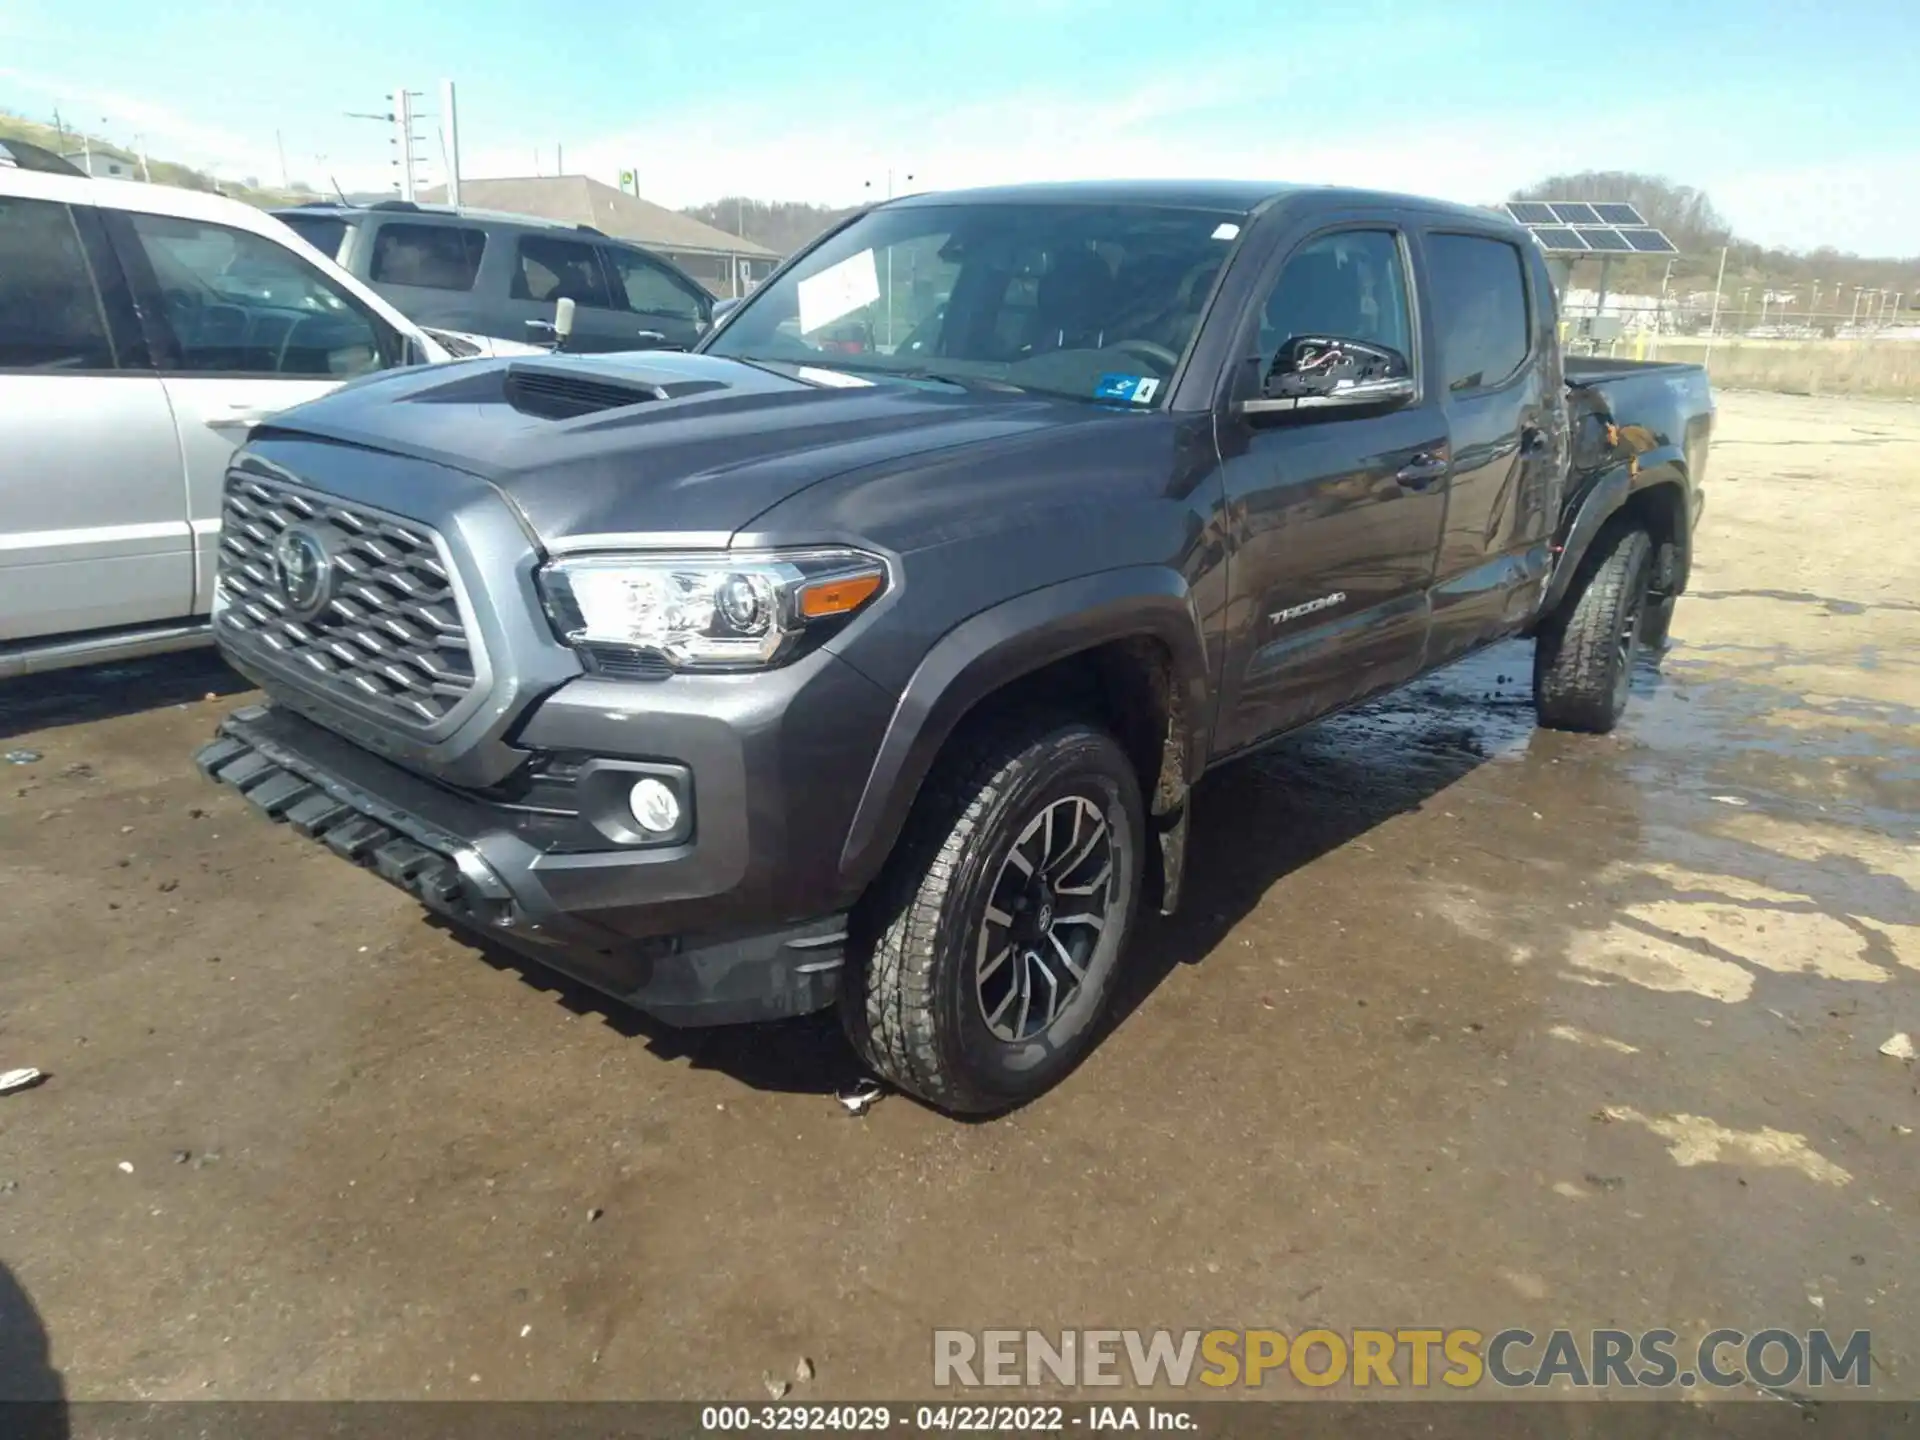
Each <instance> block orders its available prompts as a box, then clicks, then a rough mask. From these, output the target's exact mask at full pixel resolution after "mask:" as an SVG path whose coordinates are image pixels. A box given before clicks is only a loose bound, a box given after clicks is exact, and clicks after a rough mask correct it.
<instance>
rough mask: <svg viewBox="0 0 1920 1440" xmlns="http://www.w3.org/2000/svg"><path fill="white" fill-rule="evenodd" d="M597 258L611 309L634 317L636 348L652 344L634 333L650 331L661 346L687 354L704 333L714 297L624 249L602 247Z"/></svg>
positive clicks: (638, 253) (650, 259)
mask: <svg viewBox="0 0 1920 1440" xmlns="http://www.w3.org/2000/svg"><path fill="white" fill-rule="evenodd" d="M600 255H601V258H602V259H603V260H604V261H605V262H606V266H607V273H608V276H609V278H610V279H611V280H612V282H613V284H612V290H613V302H614V305H615V306H616V307H619V308H624V309H625V310H626V311H627V312H628V313H629V314H631V315H632V316H633V317H634V320H635V324H634V327H633V328H634V330H635V332H636V334H635V336H634V343H635V344H652V343H655V342H652V341H642V340H640V338H639V335H638V333H637V332H639V331H643V330H652V331H654V332H656V333H657V334H659V335H660V336H661V337H662V339H663V341H664V343H666V344H668V345H678V346H680V347H682V348H683V349H689V350H690V349H692V348H693V343H694V342H695V341H696V340H698V339H699V338H700V337H701V336H702V335H703V334H705V333H706V329H707V323H708V321H709V320H710V319H711V317H712V315H713V297H712V296H710V295H708V294H707V293H706V291H704V290H702V289H701V288H700V287H699V286H697V285H695V284H694V283H693V282H692V281H691V280H687V279H684V278H683V277H681V276H679V275H676V274H674V273H673V271H671V270H669V269H668V268H667V267H666V266H664V265H662V264H660V263H659V262H658V261H656V260H655V259H653V257H652V256H650V255H643V254H641V253H640V252H639V251H638V250H634V249H630V248H628V247H627V246H624V245H602V246H601V247H600Z"/></svg>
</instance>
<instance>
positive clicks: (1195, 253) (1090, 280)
mask: <svg viewBox="0 0 1920 1440" xmlns="http://www.w3.org/2000/svg"><path fill="white" fill-rule="evenodd" d="M1245 220H1246V216H1245V214H1244V213H1234V212H1228V211H1216V210H1185V209H1171V208H1163V207H1159V206H1147V205H1041V204H1011V205H1006V204H973V205H967V204H955V205H911V206H905V207H901V208H898V209H886V210H877V211H875V212H873V213H872V214H869V215H865V216H862V217H861V218H860V219H858V220H856V221H855V222H854V223H853V224H852V225H850V226H848V227H847V228H846V229H845V230H843V231H841V232H840V233H839V234H837V235H835V236H834V237H833V238H832V239H830V240H828V241H827V242H826V243H825V244H823V245H821V246H820V248H819V249H817V250H815V251H814V252H813V253H811V254H810V255H808V256H807V257H806V259H805V260H804V261H802V262H801V263H800V264H798V265H796V266H794V267H793V268H792V269H791V270H789V271H787V273H786V274H784V275H781V276H780V277H779V278H777V279H775V280H773V281H771V282H769V283H768V284H767V285H765V286H763V287H762V288H761V289H760V290H758V291H756V292H755V294H754V296H753V298H752V299H751V300H749V301H747V302H746V304H744V305H743V306H742V307H741V308H740V311H739V313H738V314H737V315H735V316H734V317H732V319H730V320H729V322H728V323H727V325H726V326H725V327H724V328H723V329H721V330H720V331H719V332H718V333H717V334H716V335H715V336H714V337H713V341H712V343H711V344H709V345H708V346H707V347H706V349H707V352H708V353H709V354H713V355H729V356H732V357H734V358H736V359H741V360H753V361H759V362H772V363H776V364H785V365H796V366H800V365H804V366H808V367H812V368H827V369H838V370H851V371H855V372H861V373H875V374H899V375H904V376H916V377H937V378H944V379H953V380H959V381H963V382H964V381H966V380H969V379H974V380H981V381H988V382H996V383H999V384H1009V385H1015V386H1018V387H1020V388H1022V389H1027V390H1037V391H1041V392H1044V393H1047V394H1053V395H1064V396H1071V397H1073V398H1075V399H1082V400H1089V401H1098V402H1100V403H1103V404H1115V403H1118V404H1127V405H1151V404H1154V403H1157V400H1158V399H1161V398H1164V396H1163V395H1162V393H1161V392H1162V390H1163V388H1164V385H1165V382H1166V380H1167V377H1168V376H1170V375H1171V374H1172V373H1173V371H1174V369H1175V367H1176V366H1178V365H1179V363H1180V358H1181V356H1182V355H1183V354H1184V353H1185V352H1186V348H1187V345H1188V343H1189V342H1190V341H1191V340H1192V338H1193V333H1194V331H1195V329H1196V328H1198V325H1199V322H1200V315H1201V312H1202V310H1203V309H1204V308H1205V306H1206V302H1207V297H1208V295H1209V294H1210V293H1211V292H1212V289H1213V284H1214V280H1215V279H1216V278H1217V277H1218V275H1219V273H1220V268H1221V266H1222V264H1223V263H1224V262H1225V260H1226V257H1227V254H1228V252H1229V251H1230V250H1231V249H1232V246H1233V242H1234V240H1236V239H1237V238H1238V237H1239V234H1240V227H1241V225H1242V224H1243V223H1244V222H1245Z"/></svg>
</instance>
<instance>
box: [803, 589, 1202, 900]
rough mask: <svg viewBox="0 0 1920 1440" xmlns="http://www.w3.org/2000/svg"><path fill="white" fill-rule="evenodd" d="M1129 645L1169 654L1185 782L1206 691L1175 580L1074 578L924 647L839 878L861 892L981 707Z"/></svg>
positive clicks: (1198, 749)
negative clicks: (1046, 673)
mask: <svg viewBox="0 0 1920 1440" xmlns="http://www.w3.org/2000/svg"><path fill="white" fill-rule="evenodd" d="M1129 639H1152V640H1157V641H1159V642H1160V643H1162V644H1164V645H1165V646H1166V648H1167V652H1168V654H1169V655H1170V656H1171V657H1172V661H1173V670H1174V675H1173V686H1174V694H1175V697H1176V698H1177V699H1178V701H1179V705H1180V709H1179V712H1178V713H1181V714H1184V715H1185V716H1186V717H1187V719H1186V727H1185V728H1186V731H1187V733H1186V736H1185V737H1184V739H1185V741H1186V755H1185V759H1186V765H1187V771H1186V776H1187V781H1188V783H1191V782H1192V780H1193V779H1194V778H1196V777H1197V776H1198V775H1199V773H1200V771H1201V769H1202V768H1203V766H1204V765H1205V761H1206V755H1205V743H1206V741H1205V737H1206V730H1205V726H1204V723H1203V717H1204V716H1205V715H1206V713H1207V712H1206V709H1205V706H1206V701H1207V694H1208V688H1209V687H1208V684H1207V676H1208V666H1207V658H1206V646H1205V643H1204V642H1203V641H1202V639H1201V628H1200V622H1199V617H1198V616H1197V615H1196V613H1195V611H1194V603H1193V597H1192V594H1191V592H1190V591H1189V589H1188V587H1187V582H1186V580H1185V578H1184V577H1183V576H1181V575H1180V573H1179V572H1178V571H1175V570H1172V569H1168V568H1165V567H1162V566H1150V565H1141V566H1130V567H1128V568H1125V569H1120V570H1109V571H1104V572H1102V573H1100V574H1096V575H1084V576H1081V577H1080V578H1078V579H1075V580H1066V581H1062V582H1060V583H1059V584H1056V585H1048V586H1045V587H1044V588H1042V589H1039V590H1031V591H1028V592H1027V593H1026V594H1024V595H1020V596H1017V597H1015V598H1014V599H1012V600H1007V601H1003V602H1001V603H1000V604H998V605H995V606H993V607H991V608H990V609H987V610H983V611H981V612H979V613H978V614H976V615H974V616H972V617H970V618H969V619H967V620H964V621H962V622H961V623H960V624H958V625H956V626H955V627H954V628H953V629H951V630H949V631H948V632H947V633H946V634H945V635H943V636H941V638H940V639H939V640H937V641H936V642H935V643H934V645H933V648H932V649H930V650H929V651H928V652H927V654H926V656H925V658H924V659H922V660H921V662H920V665H919V667H918V668H917V669H916V670H915V671H914V672H913V675H912V677H911V678H910V679H909V680H908V681H907V684H906V688H905V689H904V690H902V691H901V693H900V698H899V700H898V701H897V702H896V703H895V705H894V710H893V716H892V718H891V719H890V720H889V721H888V723H887V730H886V734H885V736H884V738H883V739H882V740H881V743H880V748H879V751H878V753H877V754H876V755H875V757H874V762H873V765H872V768H871V769H870V770H869V772H868V774H867V781H866V786H865V789H864V790H863V791H862V793H861V796H860V803H859V805H858V807H857V808H856V810H855V812H854V816H853V822H852V824H851V825H850V826H849V827H848V830H847V839H846V843H845V845H844V846H843V847H842V849H841V852H840V873H841V875H842V877H843V878H844V879H845V880H847V881H848V882H849V884H850V885H852V886H854V887H856V888H860V889H864V888H865V887H866V886H867V885H868V884H869V883H871V881H872V880H873V878H874V876H875V875H877V874H878V873H879V871H880V867H881V866H882V865H883V864H884V863H885V861H886V858H887V856H888V855H889V854H890V853H891V852H892V850H893V846H894V843H895V841H896V840H897V839H898V838H899V835H900V832H901V830H902V829H903V828H904V827H905V825H906V821H907V816H908V814H909V813H910V812H911V811H912V809H913V804H914V801H915V800H916V799H917V798H918V796H919V794H920V787H921V785H922V783H923V782H924V781H925V780H926V777H927V772H928V771H929V770H930V769H932V767H933V762H934V759H935V757H936V756H938V755H939V753H940V751H941V748H942V747H943V746H944V745H945V744H946V743H947V740H948V738H949V737H950V736H951V735H952V734H953V732H954V729H955V727H957V726H958V725H959V724H960V722H961V721H962V719H964V718H965V717H966V715H967V714H968V712H970V711H971V710H972V709H973V708H974V707H975V706H976V705H978V704H979V703H980V702H981V701H982V700H985V699H986V698H987V697H988V696H990V695H992V694H993V693H994V692H996V691H998V690H1000V689H1001V688H1003V687H1004V686H1006V685H1008V684H1009V683H1011V682H1013V681H1015V680H1018V679H1020V678H1021V677H1022V676H1025V675H1030V674H1032V673H1033V672H1034V671H1036V670H1039V669H1041V668H1043V667H1045V666H1047V665H1050V664H1052V663H1053V662H1055V661H1057V660H1064V659H1066V658H1067V657H1068V656H1071V655H1075V654H1079V653H1080V652H1082V651H1085V650H1090V649H1093V648H1094V647H1096V646H1099V645H1104V644H1107V643H1109V642H1112V641H1116V640H1129ZM1146 798H1147V799H1148V801H1149V803H1151V801H1152V796H1151V795H1149V796H1147V797H1146Z"/></svg>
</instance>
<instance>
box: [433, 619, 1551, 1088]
mask: <svg viewBox="0 0 1920 1440" xmlns="http://www.w3.org/2000/svg"><path fill="white" fill-rule="evenodd" d="M1530 663H1531V661H1530V652H1529V649H1528V647H1526V646H1524V645H1521V646H1519V647H1517V648H1516V647H1510V646H1500V647H1497V648H1496V649H1494V650H1492V651H1488V652H1485V654H1484V655H1482V656H1478V657H1474V658H1473V659H1470V660H1468V661H1465V662H1463V663H1462V664H1460V665H1457V666H1455V667H1453V668H1452V669H1451V670H1448V671H1443V672H1441V673H1440V674H1438V675H1436V676H1432V677H1429V678H1428V679H1426V680H1424V681H1422V682H1420V683H1419V684H1417V685H1416V686H1414V687H1413V688H1412V689H1410V690H1407V691H1405V692H1402V693H1400V694H1398V695H1393V696H1389V697H1387V698H1385V699H1383V700H1379V701H1375V702H1373V703H1372V704H1370V705H1367V706H1364V707H1362V708H1361V709H1358V710H1355V711H1352V712H1350V713H1348V714H1345V715H1340V716H1336V717H1333V718H1331V719H1328V720H1325V721H1322V722H1320V723H1319V724H1317V725H1314V726H1311V727H1309V728H1307V729H1305V730H1303V731H1300V732H1298V733H1296V734H1294V735H1292V736H1289V737H1287V738H1286V739H1283V740H1281V741H1278V742H1277V743H1275V744H1274V745H1272V746H1271V747H1269V748H1267V749H1266V750H1263V751H1262V752H1260V753H1259V754H1257V755H1254V756H1251V757H1249V758H1247V759H1245V760H1243V761H1240V762H1238V763H1236V764H1234V765H1231V766H1229V767H1227V768H1225V769H1223V770H1221V771H1219V772H1216V773H1215V774H1213V775H1210V776H1208V777H1207V779H1206V780H1205V781H1203V782H1202V783H1201V784H1200V785H1199V786H1198V787H1196V790H1195V793H1194V797H1193V808H1194V814H1193V820H1192V827H1193V828H1192V833H1191V839H1190V849H1189V852H1188V870H1187V882H1186V893H1185V895H1184V896H1183V897H1182V901H1181V906H1180V911H1179V913H1178V914H1177V915H1174V916H1172V917H1170V918H1163V917H1160V916H1158V915H1152V916H1147V917H1144V919H1143V922H1142V924H1141V926H1140V929H1139V931H1138V933H1137V934H1136V936H1135V939H1134V942H1133V945H1132V947H1131V951H1130V954H1129V956H1128V959H1127V963H1126V969H1125V974H1124V975H1123V976H1122V978H1121V981H1120V987H1121V988H1120V991H1119V994H1118V996H1117V997H1116V1004H1115V1006H1114V1009H1113V1012H1112V1015H1111V1018H1110V1020H1109V1022H1108V1027H1109V1029H1111V1028H1115V1027H1118V1026H1119V1025H1121V1024H1124V1023H1125V1022H1126V1020H1127V1018H1128V1017H1129V1016H1131V1015H1132V1014H1133V1012H1134V1011H1135V1010H1137V1009H1138V1008H1139V1007H1140V1006H1141V1005H1142V1004H1143V1003H1144V1002H1145V1001H1146V1000H1147V998H1148V997H1149V996H1150V995H1152V993H1153V992H1154V990H1155V989H1156V988H1157V987H1158V986H1159V985H1160V983H1161V981H1163V980H1165V979H1166V977H1167V976H1168V975H1169V974H1170V973H1172V971H1173V970H1174V969H1175V968H1176V967H1178V966H1181V965H1192V964H1197V963H1199V962H1200V961H1202V960H1204V959H1205V958H1206V957H1207V956H1208V955H1209V954H1210V953H1211V952H1212V951H1213V950H1214V948H1215V947H1216V946H1217V945H1219V943H1220V942H1221V940H1222V939H1223V938H1224V937H1225V936H1226V935H1227V934H1228V932H1229V931H1231V930H1232V929H1233V928H1234V926H1235V925H1237V924H1238V923H1239V922H1240V921H1241V919H1243V918H1244V917H1245V916H1246V915H1247V914H1248V913H1249V912H1250V911H1251V910H1252V909H1253V908H1254V907H1255V906H1256V905H1258V904H1259V903H1260V901H1261V898H1262V897H1263V896H1264V895H1265V894H1266V893H1267V891H1268V890H1269V889H1270V888H1272V886H1273V885H1274V884H1275V883H1276V882H1278V881H1279V880H1281V879H1282V878H1283V877H1285V876H1286V875H1288V874H1290V873H1292V872H1293V871H1295V870H1298V869H1300V868H1301V867H1303V866H1305V865H1308V864H1311V863H1312V862H1313V861H1314V860H1316V859H1318V858H1319V857H1320V856H1322V855H1325V854H1327V853H1329V852H1330V851H1333V850H1337V849H1339V848H1340V847H1341V846H1343V845H1347V844H1349V843H1351V842H1353V841H1354V840H1356V839H1359V838H1360V837H1362V836H1364V835H1365V834H1366V833H1367V832H1368V831H1370V830H1372V829H1373V828H1374V827H1376V826H1378V825H1380V824H1381V823H1383V822H1384V821H1386V820H1388V819H1390V818H1391V817H1393V816H1395V815H1399V814H1402V813H1404V812H1407V811H1410V810H1417V809H1419V808H1420V807H1421V806H1422V805H1423V804H1425V803H1426V802H1427V801H1428V800H1430V799H1431V798H1432V797H1433V796H1435V795H1437V794H1439V793H1440V792H1441V791H1443V790H1445V789H1446V788H1447V787H1448V786H1450V785H1452V784H1454V783H1455V782H1456V781H1458V780H1459V779H1461V778H1462V777H1463V776H1465V775H1467V774H1468V773H1470V772H1471V771H1472V770H1474V769H1475V768H1477V767H1478V766H1480V765H1482V764H1485V763H1486V762H1487V760H1488V759H1489V758H1490V757H1492V756H1493V755H1495V754H1498V753H1502V752H1506V751H1511V750H1514V749H1517V748H1519V747H1522V746H1524V745H1525V744H1526V739H1527V737H1528V736H1529V735H1530V734H1531V733H1532V731H1533V727H1534V719H1533V706H1532V701H1531V696H1530V693H1529V690H1528V686H1527V684H1526V683H1524V677H1526V676H1527V675H1528V674H1529V673H1530V671H1529V668H1528V667H1529V666H1530ZM435 923H438V922H435ZM449 933H455V934H458V932H452V931H449ZM458 938H459V939H461V940H462V941H463V943H465V944H467V945H469V946H475V945H478V946H480V947H481V948H482V953H483V954H484V956H485V958H486V960H487V962H488V963H489V964H491V965H493V966H495V967H496V968H499V969H503V970H511V971H513V972H514V973H516V974H518V975H520V976H521V977H522V978H523V979H526V980H527V981H528V982H529V983H532V984H534V985H536V986H537V987H538V988H540V989H542V990H544V991H546V992H548V993H550V994H552V995H554V996H555V997H556V998H557V999H558V1000H559V1002H560V1003H561V1004H564V1005H566V1006H568V1007H569V1008H570V1009H573V1010H575V1011H576V1012H578V1013H583V1014H594V1015H598V1016H600V1017H602V1018H603V1019H604V1020H605V1022H606V1023H607V1024H609V1025H611V1026H612V1027H613V1028H614V1029H615V1031H616V1032H617V1033H619V1034H622V1035H625V1036H628V1037H630V1038H635V1039H641V1040H644V1041H645V1042H646V1044H647V1046H648V1048H649V1049H650V1050H651V1051H652V1052H653V1053H655V1054H657V1055H659V1056H660V1057H661V1058H663V1059H669V1060H685V1061H687V1062H689V1063H690V1064H692V1065H694V1066H697V1067H699V1068H702V1069H712V1070H718V1071H721V1072H723V1073H725V1074H727V1075H730V1076H732V1077H733V1078H735V1079H737V1080H739V1081H740V1082H741V1083H742V1084H744V1085H748V1086H750V1087H752V1088H754V1089H756V1090H770V1091H780V1092H793V1093H801V1094H831V1093H834V1092H836V1091H839V1090H841V1089H844V1088H845V1087H846V1086H847V1085H849V1084H851V1083H852V1082H854V1081H855V1080H857V1079H859V1078H860V1077H861V1076H862V1075H864V1074H865V1073H866V1072H865V1070H864V1068H863V1067H862V1065H861V1063H860V1061H859V1059H858V1058H857V1057H856V1056H855V1055H854V1053H853V1051H852V1049H851V1048H850V1047H849V1046H848V1044H847V1042H846V1040H845V1039H844V1038H843V1037H842V1035H841V1033H840V1028H839V1023H838V1020H837V1018H836V1017H835V1016H834V1014H833V1013H832V1012H831V1011H829V1012H826V1013H824V1014H820V1015H812V1016H805V1017H802V1018H799V1019H795V1020H787V1021H779V1022H774V1023H769V1024H762V1025H747V1026H727V1027H722V1028H717V1029H711V1030H680V1029H676V1028H674V1027H672V1026H669V1025H665V1024H663V1023H661V1022H659V1021H656V1020H653V1019H651V1018H649V1017H648V1016H645V1015H643V1014H640V1013H639V1012H637V1011H633V1010H629V1009H628V1008H627V1007H626V1006H624V1005H621V1004H619V1003H617V1002H615V1001H612V1000H609V999H608V998H607V997H605V996H603V995H601V994H599V993H598V992H597V991H594V990H591V989H589V988H588V987H586V986H584V985H580V984H578V983H576V982H574V981H572V980H570V979H567V978H566V977H563V976H561V975H559V974H557V973H556V972H553V971H550V970H547V969H546V968H545V967H544V966H541V965H539V964H537V963H536V962H534V961H531V960H529V959H526V958H525V957H523V956H520V955H518V954H517V953H514V952H511V951H508V950H506V949H504V948H503V947H500V946H497V945H493V944H490V943H488V942H485V941H482V940H479V939H478V938H477V937H474V936H471V935H465V934H458Z"/></svg>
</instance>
